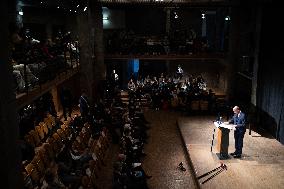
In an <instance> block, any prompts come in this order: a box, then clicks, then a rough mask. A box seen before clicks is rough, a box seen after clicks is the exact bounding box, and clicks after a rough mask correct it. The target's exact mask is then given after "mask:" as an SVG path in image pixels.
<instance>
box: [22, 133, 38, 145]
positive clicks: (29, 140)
mask: <svg viewBox="0 0 284 189" xmlns="http://www.w3.org/2000/svg"><path fill="white" fill-rule="evenodd" d="M24 138H25V141H26V142H27V143H28V144H30V145H31V146H32V147H34V148H35V147H36V145H35V141H34V138H33V136H32V135H31V134H27V135H25V137H24Z"/></svg>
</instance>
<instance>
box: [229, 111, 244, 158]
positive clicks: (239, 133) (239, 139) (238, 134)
mask: <svg viewBox="0 0 284 189" xmlns="http://www.w3.org/2000/svg"><path fill="white" fill-rule="evenodd" d="M233 112H234V116H233V118H232V119H231V120H230V121H229V123H230V124H234V125H235V127H236V130H235V132H234V137H235V152H233V153H231V154H230V155H232V156H233V157H234V158H241V155H242V148H243V139H244V135H245V132H246V127H245V124H246V120H245V114H244V113H243V112H242V111H241V109H240V108H239V107H238V106H235V107H234V108H233Z"/></svg>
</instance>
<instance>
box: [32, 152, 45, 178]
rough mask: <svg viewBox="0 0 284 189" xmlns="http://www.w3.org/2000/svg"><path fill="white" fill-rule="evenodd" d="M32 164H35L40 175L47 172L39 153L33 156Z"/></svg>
mask: <svg viewBox="0 0 284 189" xmlns="http://www.w3.org/2000/svg"><path fill="white" fill-rule="evenodd" d="M31 164H33V165H34V166H35V168H36V169H37V171H38V173H39V175H40V176H43V175H44V173H45V166H44V163H43V160H41V158H40V157H39V155H36V156H35V157H34V158H33V160H32V161H31Z"/></svg>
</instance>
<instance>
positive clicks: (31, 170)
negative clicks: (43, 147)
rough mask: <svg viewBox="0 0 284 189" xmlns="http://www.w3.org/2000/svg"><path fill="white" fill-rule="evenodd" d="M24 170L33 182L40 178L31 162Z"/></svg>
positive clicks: (36, 182) (37, 181)
mask: <svg viewBox="0 0 284 189" xmlns="http://www.w3.org/2000/svg"><path fill="white" fill-rule="evenodd" d="M25 170H26V172H27V173H28V175H29V176H30V177H31V179H32V181H33V182H34V183H35V184H38V183H39V181H40V179H41V178H40V175H39V172H38V171H37V169H36V167H35V166H34V165H33V164H32V163H29V164H28V165H27V166H26V167H25Z"/></svg>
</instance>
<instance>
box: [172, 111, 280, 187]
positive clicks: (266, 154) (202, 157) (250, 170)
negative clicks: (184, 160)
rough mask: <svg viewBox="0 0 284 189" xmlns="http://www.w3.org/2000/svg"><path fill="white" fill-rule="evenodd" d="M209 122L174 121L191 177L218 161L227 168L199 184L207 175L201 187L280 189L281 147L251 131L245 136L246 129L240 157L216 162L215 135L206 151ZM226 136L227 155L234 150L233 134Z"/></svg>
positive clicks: (197, 119)
mask: <svg viewBox="0 0 284 189" xmlns="http://www.w3.org/2000/svg"><path fill="white" fill-rule="evenodd" d="M213 119H214V117H210V116H191V117H188V116H187V117H185V116H183V117H180V118H179V119H178V120H177V124H178V127H179V129H180V133H181V136H182V140H183V142H184V145H185V148H186V151H187V152H188V155H189V158H190V160H191V163H192V165H193V169H194V170H193V171H194V172H195V177H198V176H200V175H202V174H204V173H206V172H208V171H210V170H212V169H214V168H216V167H218V166H219V165H220V162H223V163H225V164H226V165H227V167H228V170H227V171H226V170H224V171H223V172H221V173H220V174H218V175H217V176H215V177H214V178H212V179H211V180H209V181H208V182H206V183H204V184H202V182H203V181H204V180H206V179H207V178H208V177H210V175H209V176H207V177H204V178H202V179H199V180H198V182H199V184H200V187H201V188H224V189H225V188H226V189H227V188H230V189H232V188H236V189H240V188H241V189H246V188H249V189H251V188H257V189H259V188H263V189H267V188H277V189H278V188H284V145H282V144H281V143H280V142H278V141H277V140H276V139H274V138H272V137H270V136H262V135H260V134H258V133H256V132H254V131H252V133H251V135H249V132H248V130H247V132H246V134H245V138H244V147H243V157H242V158H241V159H234V158H233V157H231V158H230V159H228V160H219V159H218V157H217V156H216V152H217V151H216V146H215V143H216V142H217V140H216V135H215V140H214V146H213V152H210V146H211V140H212V134H213V129H214V125H213V123H212V120H213ZM215 134H217V132H216V133H215ZM229 135H230V136H229V137H230V140H229V142H230V144H229V153H230V152H233V151H234V132H233V131H231V132H230V134H229ZM211 175H212V174H211Z"/></svg>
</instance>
